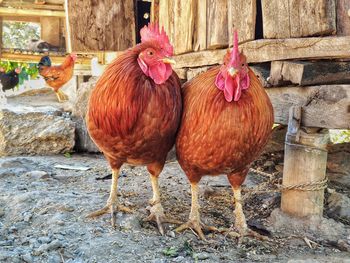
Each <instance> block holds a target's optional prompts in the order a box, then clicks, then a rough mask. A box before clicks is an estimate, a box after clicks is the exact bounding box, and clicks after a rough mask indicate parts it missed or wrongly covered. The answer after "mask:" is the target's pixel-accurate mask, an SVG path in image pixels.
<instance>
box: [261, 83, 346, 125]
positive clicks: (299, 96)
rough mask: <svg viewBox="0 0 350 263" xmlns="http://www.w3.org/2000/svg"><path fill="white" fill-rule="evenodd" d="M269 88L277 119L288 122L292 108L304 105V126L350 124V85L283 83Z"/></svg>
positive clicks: (268, 91)
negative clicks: (296, 84) (297, 84)
mask: <svg viewBox="0 0 350 263" xmlns="http://www.w3.org/2000/svg"><path fill="white" fill-rule="evenodd" d="M266 91H267V93H268V95H269V97H270V99H271V102H272V105H273V107H274V112H275V123H280V124H284V125H286V124H288V114H289V113H288V111H289V108H290V107H292V106H302V120H301V125H302V126H306V127H320V128H329V129H349V128H350V107H349V105H350V85H321V86H309V87H280V88H268V89H266Z"/></svg>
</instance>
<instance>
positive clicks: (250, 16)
mask: <svg viewBox="0 0 350 263" xmlns="http://www.w3.org/2000/svg"><path fill="white" fill-rule="evenodd" d="M255 22H256V0H246V1H235V0H228V34H229V43H230V45H232V44H233V29H237V30H238V36H239V41H240V42H241V43H242V42H246V41H249V40H254V39H255Z"/></svg>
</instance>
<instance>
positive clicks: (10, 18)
mask: <svg viewBox="0 0 350 263" xmlns="http://www.w3.org/2000/svg"><path fill="white" fill-rule="evenodd" d="M2 18H3V20H4V21H5V20H7V21H18V22H34V23H40V17H39V16H32V17H29V16H28V17H26V16H3V17H2Z"/></svg>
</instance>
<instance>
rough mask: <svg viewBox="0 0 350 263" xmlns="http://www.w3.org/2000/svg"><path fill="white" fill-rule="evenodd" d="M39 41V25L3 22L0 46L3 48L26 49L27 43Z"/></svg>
mask: <svg viewBox="0 0 350 263" xmlns="http://www.w3.org/2000/svg"><path fill="white" fill-rule="evenodd" d="M31 39H40V24H37V23H28V22H16V21H4V22H3V29H2V45H3V47H4V48H19V49H27V48H28V41H30V40H31Z"/></svg>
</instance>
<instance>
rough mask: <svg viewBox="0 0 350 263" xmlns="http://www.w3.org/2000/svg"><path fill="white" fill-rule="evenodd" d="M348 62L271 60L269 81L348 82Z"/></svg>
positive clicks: (305, 82)
mask: <svg viewBox="0 0 350 263" xmlns="http://www.w3.org/2000/svg"><path fill="white" fill-rule="evenodd" d="M349 72H350V62H338V61H315V62H310V61H272V63H271V75H270V79H269V83H270V84H271V85H273V86H282V85H286V84H296V85H301V86H308V85H318V84H349V83H350V74H349Z"/></svg>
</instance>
